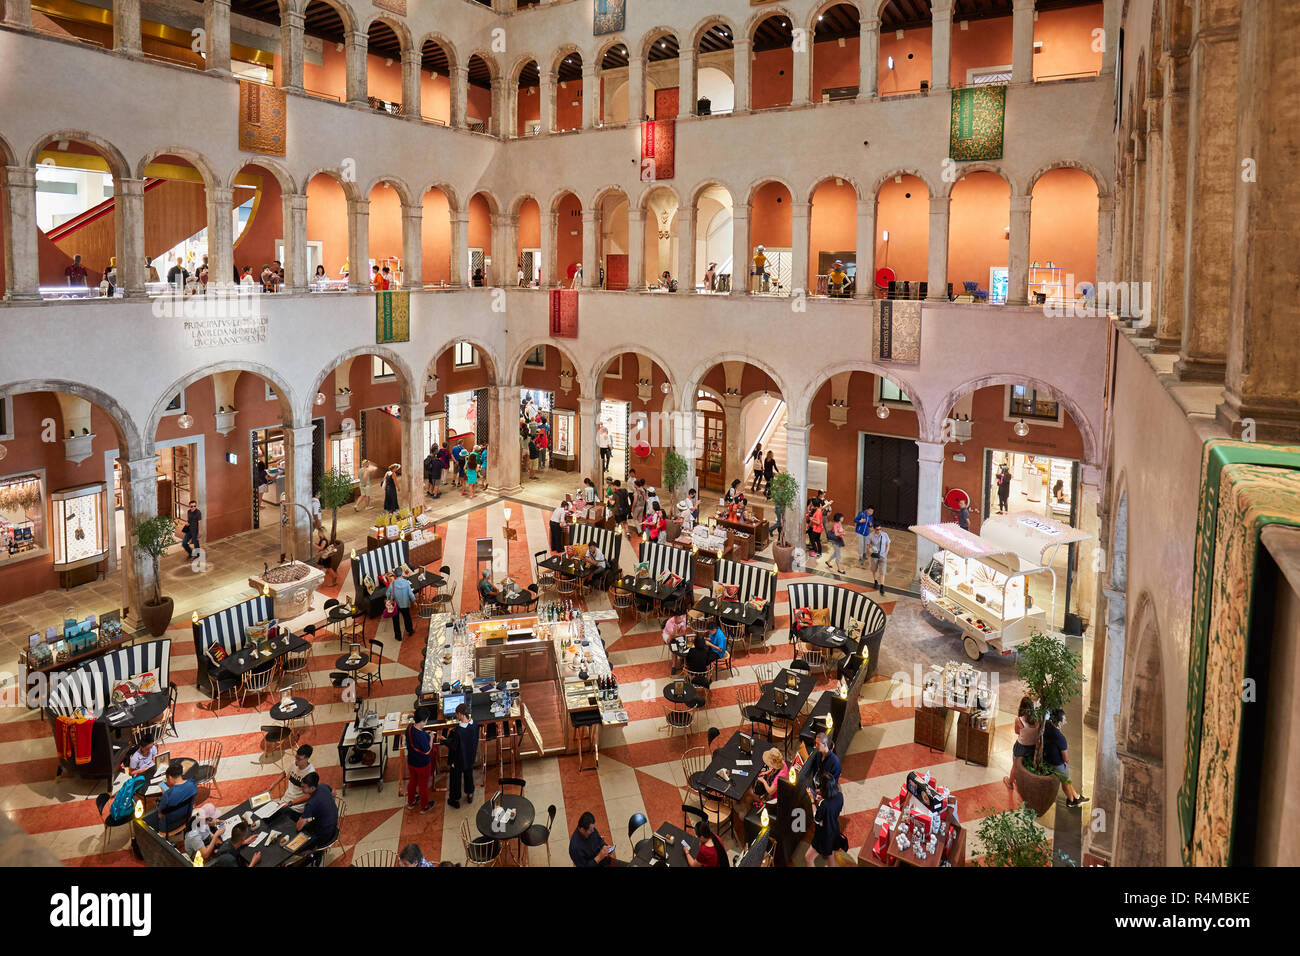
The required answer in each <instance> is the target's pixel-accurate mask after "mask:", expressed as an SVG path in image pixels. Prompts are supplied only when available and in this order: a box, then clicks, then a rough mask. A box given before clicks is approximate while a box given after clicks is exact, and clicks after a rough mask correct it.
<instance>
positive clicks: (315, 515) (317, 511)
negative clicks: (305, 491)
mask: <svg viewBox="0 0 1300 956" xmlns="http://www.w3.org/2000/svg"><path fill="white" fill-rule="evenodd" d="M310 507H311V523H312V527H313V528H315V529H316V530H317V531H320V532H322V533H324V530H325V529H324V528H323V527H322V526H321V521H320V515H321V507H320V492H316V491H314V492H312V495H311V506H310Z"/></svg>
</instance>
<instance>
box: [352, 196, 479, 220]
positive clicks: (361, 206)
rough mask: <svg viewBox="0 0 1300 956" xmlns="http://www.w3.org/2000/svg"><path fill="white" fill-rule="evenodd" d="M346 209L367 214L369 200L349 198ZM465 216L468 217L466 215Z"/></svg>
mask: <svg viewBox="0 0 1300 956" xmlns="http://www.w3.org/2000/svg"><path fill="white" fill-rule="evenodd" d="M348 211H349V212H354V213H357V214H358V215H361V216H368V215H370V200H369V199H349V200H348ZM467 218H468V217H467Z"/></svg>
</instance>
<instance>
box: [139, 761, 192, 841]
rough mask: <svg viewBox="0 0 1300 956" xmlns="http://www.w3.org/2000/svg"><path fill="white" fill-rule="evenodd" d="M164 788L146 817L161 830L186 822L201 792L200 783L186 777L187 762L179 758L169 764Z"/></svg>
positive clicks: (173, 828)
mask: <svg viewBox="0 0 1300 956" xmlns="http://www.w3.org/2000/svg"><path fill="white" fill-rule="evenodd" d="M162 789H163V793H162V796H161V797H159V798H158V804H157V806H155V807H154V808H153V810H152V811H150V813H149V814H148V815H147V816H146V817H145V822H146V823H148V824H149V825H150V826H151V827H153V828H154V829H155V830H158V831H159V832H165V831H170V830H175V829H176V828H177V827H179V826H180V825H181V824H183V823H185V821H186V820H187V819H188V818H189V815H190V807H191V806H192V805H193V803H194V798H195V796H197V795H198V792H199V787H198V784H196V783H195V782H194V781H193V780H186V779H185V764H183V763H181V762H180V761H179V760H173V761H172V762H171V763H169V764H168V765H167V770H166V776H165V779H164V780H163V783H162Z"/></svg>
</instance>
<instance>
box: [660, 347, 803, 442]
mask: <svg viewBox="0 0 1300 956" xmlns="http://www.w3.org/2000/svg"><path fill="white" fill-rule="evenodd" d="M724 362H744V363H746V364H747V365H752V366H754V368H757V369H761V370H762V371H763V372H765V373H767V377H768V378H770V379H771V380H772V381H773V382H775V383H776V387H777V389H778V390H779V391H780V392H781V400H782V401H784V402H785V403H786V405H787V406H788V407H793V406H791V403H790V396H791V395H792V392H791V390H790V386H789V385H787V384H786V381H785V378H784V377H782V375H781V373H779V372H778V371H777V370H776V369H775V368H773V367H772V366H771V365H769V364H768V363H767V362H766V361H764V360H763V359H760V358H755V357H754V356H753V355H749V354H747V353H744V352H723V353H720V354H717V355H711V356H709V357H708V358H706V359H704V360H703V361H702V362H700V364H698V365H696V366H695V368H694V369H692V370H691V373H690V375H689V376H687V378H686V379H685V381H684V382H683V383H682V399H683V404H682V408H684V409H686V410H690V409H693V408H695V393H696V391H697V390H698V389H699V387H700V382H702V381H704V377H705V376H706V375H708V374H709V372H710V371H712V370H713V367H714V366H715V365H721V364H723V363H724ZM792 424H794V425H796V426H798V425H802V424H804V422H802V421H800V422H793V423H792Z"/></svg>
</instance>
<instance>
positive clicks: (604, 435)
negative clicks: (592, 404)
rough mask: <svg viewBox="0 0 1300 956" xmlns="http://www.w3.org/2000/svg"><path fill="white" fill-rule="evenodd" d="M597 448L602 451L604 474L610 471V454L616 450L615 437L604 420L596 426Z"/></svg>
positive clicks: (602, 472) (602, 469) (601, 469)
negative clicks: (611, 435)
mask: <svg viewBox="0 0 1300 956" xmlns="http://www.w3.org/2000/svg"><path fill="white" fill-rule="evenodd" d="M596 449H597V450H598V451H599V452H600V473H601V474H602V475H604V474H605V473H606V472H607V471H609V456H610V455H612V454H613V452H614V448H613V438H611V437H610V434H609V426H608V425H606V424H605V423H604V422H601V423H600V424H599V425H598V426H596Z"/></svg>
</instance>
